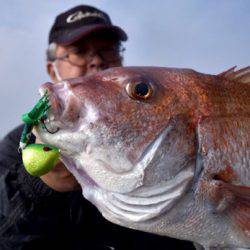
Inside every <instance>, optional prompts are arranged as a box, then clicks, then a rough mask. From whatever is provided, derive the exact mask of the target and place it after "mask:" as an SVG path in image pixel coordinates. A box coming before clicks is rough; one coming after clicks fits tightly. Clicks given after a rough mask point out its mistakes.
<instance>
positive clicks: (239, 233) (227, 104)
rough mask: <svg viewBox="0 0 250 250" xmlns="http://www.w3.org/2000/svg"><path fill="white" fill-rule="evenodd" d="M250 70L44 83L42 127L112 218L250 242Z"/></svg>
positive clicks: (104, 75)
mask: <svg viewBox="0 0 250 250" xmlns="http://www.w3.org/2000/svg"><path fill="white" fill-rule="evenodd" d="M249 83H250V68H249V67H248V68H245V69H242V70H240V71H235V70H234V68H233V69H230V70H228V71H226V72H224V73H222V74H220V75H218V76H215V75H207V74H202V73H198V72H196V71H193V70H189V69H175V68H158V67H127V68H126V67H125V68H113V69H108V70H105V71H103V72H100V73H98V74H95V75H93V76H89V77H84V78H76V79H69V80H65V81H62V82H61V83H58V84H50V83H46V84H44V85H43V86H42V87H41V92H42V93H44V92H45V91H48V94H49V99H50V105H51V108H50V110H49V115H48V117H49V118H48V120H47V121H45V124H46V126H47V128H48V129H49V130H53V131H57V130H58V132H57V133H54V134H50V133H48V132H47V131H45V130H44V129H42V127H41V126H40V127H39V128H38V133H39V135H40V136H41V138H42V140H43V141H44V142H45V143H49V144H51V145H54V146H56V147H58V148H60V152H61V155H62V157H61V159H62V161H63V162H64V163H65V165H66V167H67V168H68V169H69V170H70V171H71V172H72V173H73V174H74V176H75V177H76V179H77V180H78V182H79V183H80V184H81V186H82V191H83V195H84V196H85V197H86V198H87V199H88V200H90V201H91V202H92V203H93V204H95V206H96V207H97V208H98V209H99V210H100V212H101V213H102V214H103V216H104V217H105V218H107V219H108V220H110V221H112V222H114V223H116V224H119V225H122V226H125V227H129V228H133V229H137V230H142V231H146V232H151V233H155V234H160V235H166V236H170V237H175V238H179V239H185V240H190V241H193V242H195V243H197V244H200V245H202V246H203V247H205V248H207V249H209V248H213V247H218V248H219V247H220V248H235V247H241V248H247V247H250V105H249V103H250V84H249Z"/></svg>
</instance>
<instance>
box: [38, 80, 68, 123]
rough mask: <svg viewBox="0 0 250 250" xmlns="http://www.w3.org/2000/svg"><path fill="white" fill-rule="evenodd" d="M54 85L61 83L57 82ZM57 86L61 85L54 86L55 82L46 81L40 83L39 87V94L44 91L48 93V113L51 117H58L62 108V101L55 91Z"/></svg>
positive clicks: (42, 93)
mask: <svg viewBox="0 0 250 250" xmlns="http://www.w3.org/2000/svg"><path fill="white" fill-rule="evenodd" d="M56 85H62V84H60V83H58V84H56ZM58 87H59V88H60V87H62V86H55V84H52V83H50V82H47V83H44V84H42V86H41V87H40V88H39V93H40V95H41V96H43V95H44V94H45V93H46V92H47V94H48V98H49V105H50V108H49V111H48V114H49V116H50V117H53V119H59V118H60V115H61V114H62V110H63V106H62V102H61V101H60V99H59V98H58V96H57V95H56V93H55V89H57V88H58Z"/></svg>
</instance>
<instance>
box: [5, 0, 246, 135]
mask: <svg viewBox="0 0 250 250" xmlns="http://www.w3.org/2000/svg"><path fill="white" fill-rule="evenodd" d="M0 3H1V5H0V6H1V8H0V19H1V22H0V58H1V60H0V84H1V85H0V86H1V90H0V117H1V118H0V119H1V126H0V138H1V137H2V136H3V135H4V134H5V133H6V132H7V131H9V130H10V129H12V128H13V127H15V126H16V125H18V124H20V122H21V121H20V117H21V115H22V114H23V113H25V112H27V111H29V110H30V109H31V108H32V106H33V105H34V104H35V103H36V101H37V100H38V98H39V95H38V88H39V85H40V84H42V83H43V82H46V81H49V78H48V76H47V75H46V71H45V50H46V47H47V36H48V31H49V29H50V27H51V25H52V23H53V21H54V18H55V16H56V15H57V14H59V13H60V12H62V11H65V10H67V9H69V8H71V7H73V6H75V5H78V4H91V5H93V6H96V7H99V8H100V9H102V10H103V11H105V12H107V13H109V14H110V16H111V19H112V21H113V23H114V24H116V25H119V26H120V27H122V28H123V29H124V30H125V31H126V32H127V34H128V36H129V40H128V42H126V43H125V47H126V53H125V65H145V66H149V65H150V66H164V67H185V68H192V69H195V70H197V71H200V72H204V73H209V74H216V73H219V72H221V71H224V70H226V69H228V68H230V67H232V66H234V65H238V66H239V67H244V66H248V65H250V60H249V59H250V28H249V24H250V0H153V1H149V0H143V1H142V0H125V1H117V0H99V1H97V0H96V1H94V0H91V1H73V0H71V1H62V0H60V1H59V0H53V1H51V0H43V1H34V0H22V1H21V0H12V1H5V0H0Z"/></svg>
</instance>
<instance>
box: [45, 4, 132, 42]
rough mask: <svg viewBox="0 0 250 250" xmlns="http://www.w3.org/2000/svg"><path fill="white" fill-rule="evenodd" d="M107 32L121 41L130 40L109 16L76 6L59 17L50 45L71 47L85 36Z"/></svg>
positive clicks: (52, 30)
mask: <svg viewBox="0 0 250 250" xmlns="http://www.w3.org/2000/svg"><path fill="white" fill-rule="evenodd" d="M96 32H105V33H107V34H110V35H112V36H114V37H116V38H117V39H119V40H121V41H126V40H127V39H128V37H127V34H126V33H125V32H124V31H123V30H122V29H121V28H120V27H118V26H114V25H112V23H111V20H110V18H109V16H108V15H107V14H106V13H105V12H103V11H101V10H99V9H96V8H94V7H91V6H87V5H79V6H76V7H74V8H72V9H70V10H68V11H66V12H63V13H62V14H60V15H58V16H57V17H56V19H55V22H54V24H53V26H52V28H51V30H50V33H49V44H50V43H53V42H55V43H57V44H60V45H70V44H72V43H74V42H76V41H78V40H79V39H81V38H83V37H84V36H88V35H90V34H93V33H96Z"/></svg>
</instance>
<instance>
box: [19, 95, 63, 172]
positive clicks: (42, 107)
mask: <svg viewBox="0 0 250 250" xmlns="http://www.w3.org/2000/svg"><path fill="white" fill-rule="evenodd" d="M49 108H50V105H49V99H48V92H47V91H46V92H45V94H44V95H43V96H42V98H41V99H40V100H39V101H38V103H37V104H36V105H35V106H34V108H33V109H32V110H31V111H30V112H29V113H26V114H24V115H23V116H22V121H23V122H24V123H25V125H24V129H23V132H22V135H21V140H20V143H19V149H20V150H21V151H22V158H23V164H24V167H25V169H26V170H27V172H28V173H30V174H31V175H33V176H41V175H44V174H46V173H48V172H49V171H50V170H51V169H52V168H53V167H54V166H55V164H56V163H57V162H58V161H59V157H60V150H59V149H58V148H57V147H54V146H51V145H49V144H29V145H28V143H29V139H30V136H31V132H32V129H33V127H34V126H36V125H38V124H39V123H43V121H44V120H45V119H46V118H47V110H48V109H49ZM43 128H44V126H43ZM27 145H28V146H27Z"/></svg>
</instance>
